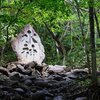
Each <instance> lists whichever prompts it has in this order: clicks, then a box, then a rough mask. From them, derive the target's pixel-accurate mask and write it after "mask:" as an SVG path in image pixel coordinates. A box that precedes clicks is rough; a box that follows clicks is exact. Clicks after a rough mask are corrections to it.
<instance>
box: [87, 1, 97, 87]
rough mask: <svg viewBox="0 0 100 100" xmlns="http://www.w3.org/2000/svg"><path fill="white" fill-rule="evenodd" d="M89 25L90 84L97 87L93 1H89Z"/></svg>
mask: <svg viewBox="0 0 100 100" xmlns="http://www.w3.org/2000/svg"><path fill="white" fill-rule="evenodd" d="M89 24H90V44H91V68H92V83H93V85H95V86H97V67H96V50H95V31H94V0H89Z"/></svg>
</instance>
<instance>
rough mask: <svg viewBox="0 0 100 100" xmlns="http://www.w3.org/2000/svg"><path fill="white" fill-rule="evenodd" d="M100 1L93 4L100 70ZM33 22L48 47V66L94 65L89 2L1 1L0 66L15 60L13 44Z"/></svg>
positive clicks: (80, 0) (72, 66) (46, 49)
mask: <svg viewBox="0 0 100 100" xmlns="http://www.w3.org/2000/svg"><path fill="white" fill-rule="evenodd" d="M99 22H100V1H99V0H95V1H94V26H95V27H94V28H95V47H96V63H97V69H98V70H99V68H100V28H99V27H100V24H99ZM28 23H30V24H31V25H32V26H33V27H34V29H35V30H36V32H37V33H38V34H39V36H40V38H41V40H42V43H43V45H44V47H45V54H46V58H45V61H44V62H45V63H47V64H59V65H66V66H68V68H71V69H72V68H85V67H90V65H91V56H90V55H91V53H90V51H91V47H90V44H91V43H90V30H89V29H90V28H89V27H90V25H89V5H88V0H0V51H1V52H0V58H1V60H0V64H1V65H3V64H5V63H8V62H11V61H14V60H16V56H15V54H14V53H13V52H12V49H11V46H10V41H11V38H13V37H15V36H16V35H17V34H18V33H19V32H20V31H21V29H22V28H23V27H24V26H25V25H26V24H28Z"/></svg>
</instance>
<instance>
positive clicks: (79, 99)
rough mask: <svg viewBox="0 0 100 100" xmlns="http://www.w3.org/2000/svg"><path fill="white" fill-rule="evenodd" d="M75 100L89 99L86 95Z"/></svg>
mask: <svg viewBox="0 0 100 100" xmlns="http://www.w3.org/2000/svg"><path fill="white" fill-rule="evenodd" d="M75 100H87V98H86V97H77V98H76V99H75Z"/></svg>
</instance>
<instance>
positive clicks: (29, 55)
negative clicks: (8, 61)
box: [11, 24, 45, 65]
mask: <svg viewBox="0 0 100 100" xmlns="http://www.w3.org/2000/svg"><path fill="white" fill-rule="evenodd" d="M11 43H12V48H13V50H14V52H15V53H16V55H17V57H18V62H19V63H22V64H28V63H30V62H32V61H34V62H36V63H37V64H39V65H41V63H42V62H43V60H44V58H45V54H44V47H43V45H42V43H41V40H40V37H39V35H38V34H37V33H36V32H35V30H34V29H33V28H32V26H31V25H29V24H28V25H26V26H25V28H24V29H23V30H22V32H20V33H19V34H18V35H17V37H16V38H14V39H12V41H11Z"/></svg>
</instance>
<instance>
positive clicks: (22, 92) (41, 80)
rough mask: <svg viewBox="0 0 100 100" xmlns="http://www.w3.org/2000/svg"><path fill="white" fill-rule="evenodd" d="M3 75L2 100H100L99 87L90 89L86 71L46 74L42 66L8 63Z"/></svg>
mask: <svg viewBox="0 0 100 100" xmlns="http://www.w3.org/2000/svg"><path fill="white" fill-rule="evenodd" d="M45 69H46V68H45ZM41 70H42V72H41ZM0 73H1V75H0V100H100V99H99V98H100V97H99V96H100V87H98V88H99V89H98V91H97V90H96V92H95V91H91V89H89V87H90V86H89V84H88V82H89V79H87V78H88V73H87V72H85V71H73V72H62V73H54V72H48V71H46V70H45V71H44V72H43V69H42V67H41V66H33V65H22V64H18V63H9V64H7V65H5V66H1V67H0ZM86 79H87V80H88V81H87V85H86V84H85V83H84V81H85V80H86ZM92 92H94V94H93V93H92ZM95 94H96V95H98V96H97V97H96V99H93V98H94V96H93V95H95ZM90 98H92V99H90Z"/></svg>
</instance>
